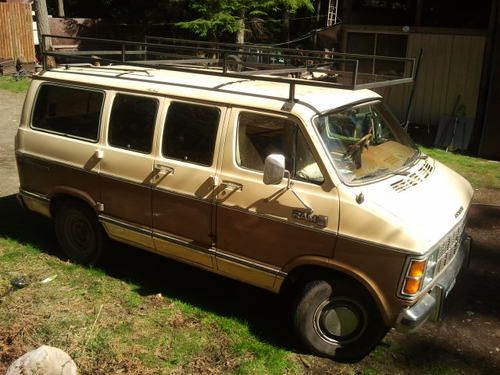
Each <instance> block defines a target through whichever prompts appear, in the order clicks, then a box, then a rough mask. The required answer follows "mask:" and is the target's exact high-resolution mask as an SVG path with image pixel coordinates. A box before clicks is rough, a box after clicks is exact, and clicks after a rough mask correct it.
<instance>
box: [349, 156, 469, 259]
mask: <svg viewBox="0 0 500 375" xmlns="http://www.w3.org/2000/svg"><path fill="white" fill-rule="evenodd" d="M408 172H409V174H408V175H407V176H401V175H395V176H392V177H390V178H388V179H385V180H382V181H379V182H375V183H372V184H367V185H363V186H359V187H356V188H352V189H351V190H352V191H351V192H350V193H351V194H349V195H352V196H356V195H357V194H359V193H363V196H364V202H363V203H362V204H358V205H357V206H358V207H356V209H357V210H358V212H357V216H358V218H359V217H366V218H367V220H366V221H364V223H363V221H360V220H359V219H358V223H356V220H355V219H353V218H345V217H344V218H341V227H340V230H339V231H340V232H341V233H342V229H346V230H347V231H348V232H351V233H348V234H349V235H350V236H354V237H358V238H361V239H365V240H369V241H372V242H379V243H381V245H385V246H390V247H395V248H398V249H402V250H405V251H407V252H410V253H415V254H423V253H425V252H426V251H427V250H429V249H430V248H431V247H432V246H433V245H435V244H436V243H437V242H438V241H439V240H440V239H441V238H443V237H444V236H445V235H446V234H447V233H448V232H449V231H450V230H451V229H453V227H455V225H457V224H458V223H460V222H461V221H462V220H463V219H464V218H465V215H466V214H467V210H468V208H469V205H470V202H471V199H472V195H473V189H472V187H471V185H470V183H469V182H468V181H467V180H466V179H464V178H463V177H462V176H460V175H459V174H458V173H456V172H454V171H453V170H451V169H449V168H448V167H446V166H444V165H443V164H441V163H439V162H437V161H435V160H433V159H431V158H430V157H429V158H427V159H426V160H420V161H419V162H418V163H416V164H415V165H414V166H413V167H412V168H410V169H409V170H408ZM349 201H352V197H351V199H346V200H345V202H346V203H345V204H344V207H345V208H346V209H345V210H344V213H345V212H348V211H349V210H351V212H350V213H351V214H353V215H351V216H355V215H354V211H352V210H353V209H355V204H353V203H350V202H349ZM359 209H362V210H363V213H361V212H359ZM341 215H342V209H341ZM359 215H363V216H359ZM344 219H345V220H344ZM349 222H350V223H349ZM353 231H356V232H357V233H353Z"/></svg>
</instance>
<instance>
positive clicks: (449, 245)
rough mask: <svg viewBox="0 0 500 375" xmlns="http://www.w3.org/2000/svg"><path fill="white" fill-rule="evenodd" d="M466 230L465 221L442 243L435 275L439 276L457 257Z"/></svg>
mask: <svg viewBox="0 0 500 375" xmlns="http://www.w3.org/2000/svg"><path fill="white" fill-rule="evenodd" d="M464 229H465V220H462V222H461V223H460V224H459V225H457V227H456V228H455V229H454V230H453V231H452V232H451V233H449V234H448V235H447V236H446V237H445V238H444V239H443V240H442V242H441V245H440V246H439V250H438V257H437V263H436V270H435V272H434V274H435V275H437V274H439V273H440V272H441V271H442V270H443V269H444V268H445V267H446V266H447V265H448V264H449V263H450V262H451V261H452V260H453V258H454V257H455V255H456V254H457V252H458V249H459V248H460V241H461V239H462V234H463V232H464Z"/></svg>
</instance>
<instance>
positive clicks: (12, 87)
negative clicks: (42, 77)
mask: <svg viewBox="0 0 500 375" xmlns="http://www.w3.org/2000/svg"><path fill="white" fill-rule="evenodd" d="M30 82H31V79H29V78H21V79H20V80H18V81H16V80H15V79H14V77H11V76H3V77H0V89H2V90H7V91H11V92H16V93H20V92H26V90H28V86H29V85H30Z"/></svg>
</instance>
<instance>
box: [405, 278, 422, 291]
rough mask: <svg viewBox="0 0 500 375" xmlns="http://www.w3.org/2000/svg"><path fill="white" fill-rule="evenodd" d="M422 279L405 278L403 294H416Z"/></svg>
mask: <svg viewBox="0 0 500 375" xmlns="http://www.w3.org/2000/svg"><path fill="white" fill-rule="evenodd" d="M420 284H422V279H406V280H405V285H404V289H403V292H404V293H405V294H417V292H418V291H419V290H420Z"/></svg>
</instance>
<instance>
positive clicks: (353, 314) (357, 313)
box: [314, 298, 366, 344]
mask: <svg viewBox="0 0 500 375" xmlns="http://www.w3.org/2000/svg"><path fill="white" fill-rule="evenodd" d="M314 328H315V330H316V332H317V333H318V335H319V336H320V337H321V338H323V339H324V340H326V341H328V342H332V343H339V344H345V343H349V342H352V341H354V340H356V339H357V338H359V337H360V336H361V335H362V334H363V332H364V331H365V329H366V312H365V310H364V308H363V307H362V306H361V305H359V304H358V303H357V302H356V301H353V300H350V299H347V298H332V299H327V300H325V301H323V302H322V303H321V304H320V305H319V306H318V308H317V309H316V312H315V314H314Z"/></svg>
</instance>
